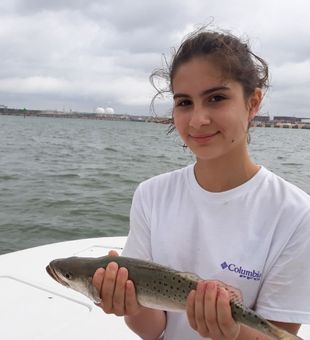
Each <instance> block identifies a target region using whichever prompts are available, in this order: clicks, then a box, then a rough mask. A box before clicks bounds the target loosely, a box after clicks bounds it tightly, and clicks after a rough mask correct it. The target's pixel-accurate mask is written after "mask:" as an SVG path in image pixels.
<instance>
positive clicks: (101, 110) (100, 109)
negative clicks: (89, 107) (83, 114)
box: [95, 107, 105, 115]
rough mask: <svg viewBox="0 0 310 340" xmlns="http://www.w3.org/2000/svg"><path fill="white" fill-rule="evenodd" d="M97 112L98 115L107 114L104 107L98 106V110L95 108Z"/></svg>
mask: <svg viewBox="0 0 310 340" xmlns="http://www.w3.org/2000/svg"><path fill="white" fill-rule="evenodd" d="M95 113H96V114H97V115H103V114H105V109H104V108H103V107H97V108H96V110H95Z"/></svg>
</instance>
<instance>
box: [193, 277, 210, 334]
mask: <svg viewBox="0 0 310 340" xmlns="http://www.w3.org/2000/svg"><path fill="white" fill-rule="evenodd" d="M206 287H207V282H205V281H200V282H198V284H197V288H196V294H195V320H196V324H197V331H198V332H199V334H200V335H201V336H207V335H208V334H209V330H208V326H207V323H206V320H205V306H204V305H205V302H204V297H205V294H206Z"/></svg>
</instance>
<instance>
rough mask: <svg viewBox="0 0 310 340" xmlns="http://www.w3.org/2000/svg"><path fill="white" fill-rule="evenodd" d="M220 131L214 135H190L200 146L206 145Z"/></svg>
mask: <svg viewBox="0 0 310 340" xmlns="http://www.w3.org/2000/svg"><path fill="white" fill-rule="evenodd" d="M217 134H219V131H217V132H214V133H205V134H190V135H189V136H190V138H191V139H192V140H193V141H195V142H196V143H198V144H206V143H208V142H209V141H211V140H212V139H213V138H214V137H215V136H216V135H217Z"/></svg>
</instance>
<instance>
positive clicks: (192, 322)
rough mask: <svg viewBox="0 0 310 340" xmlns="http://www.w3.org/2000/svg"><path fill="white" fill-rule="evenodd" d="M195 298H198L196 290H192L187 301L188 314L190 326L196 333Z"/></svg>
mask: <svg viewBox="0 0 310 340" xmlns="http://www.w3.org/2000/svg"><path fill="white" fill-rule="evenodd" d="M195 298H196V290H192V291H191V292H190V293H189V295H188V297H187V301H186V313H187V318H188V321H189V324H190V326H191V327H192V328H193V329H194V330H195V331H196V330H197V323H196V318H195Z"/></svg>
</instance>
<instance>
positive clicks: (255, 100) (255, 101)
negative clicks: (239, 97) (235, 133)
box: [249, 87, 263, 122]
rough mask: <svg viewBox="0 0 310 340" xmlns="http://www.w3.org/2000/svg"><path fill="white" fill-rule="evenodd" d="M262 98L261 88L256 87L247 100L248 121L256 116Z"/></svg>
mask: <svg viewBox="0 0 310 340" xmlns="http://www.w3.org/2000/svg"><path fill="white" fill-rule="evenodd" d="M262 98H263V92H262V89H260V88H258V87H257V88H256V89H255V91H254V93H253V94H252V96H251V97H250V100H249V122H250V121H252V120H253V119H254V117H255V116H256V114H257V112H258V110H259V107H260V104H261V102H262Z"/></svg>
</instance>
